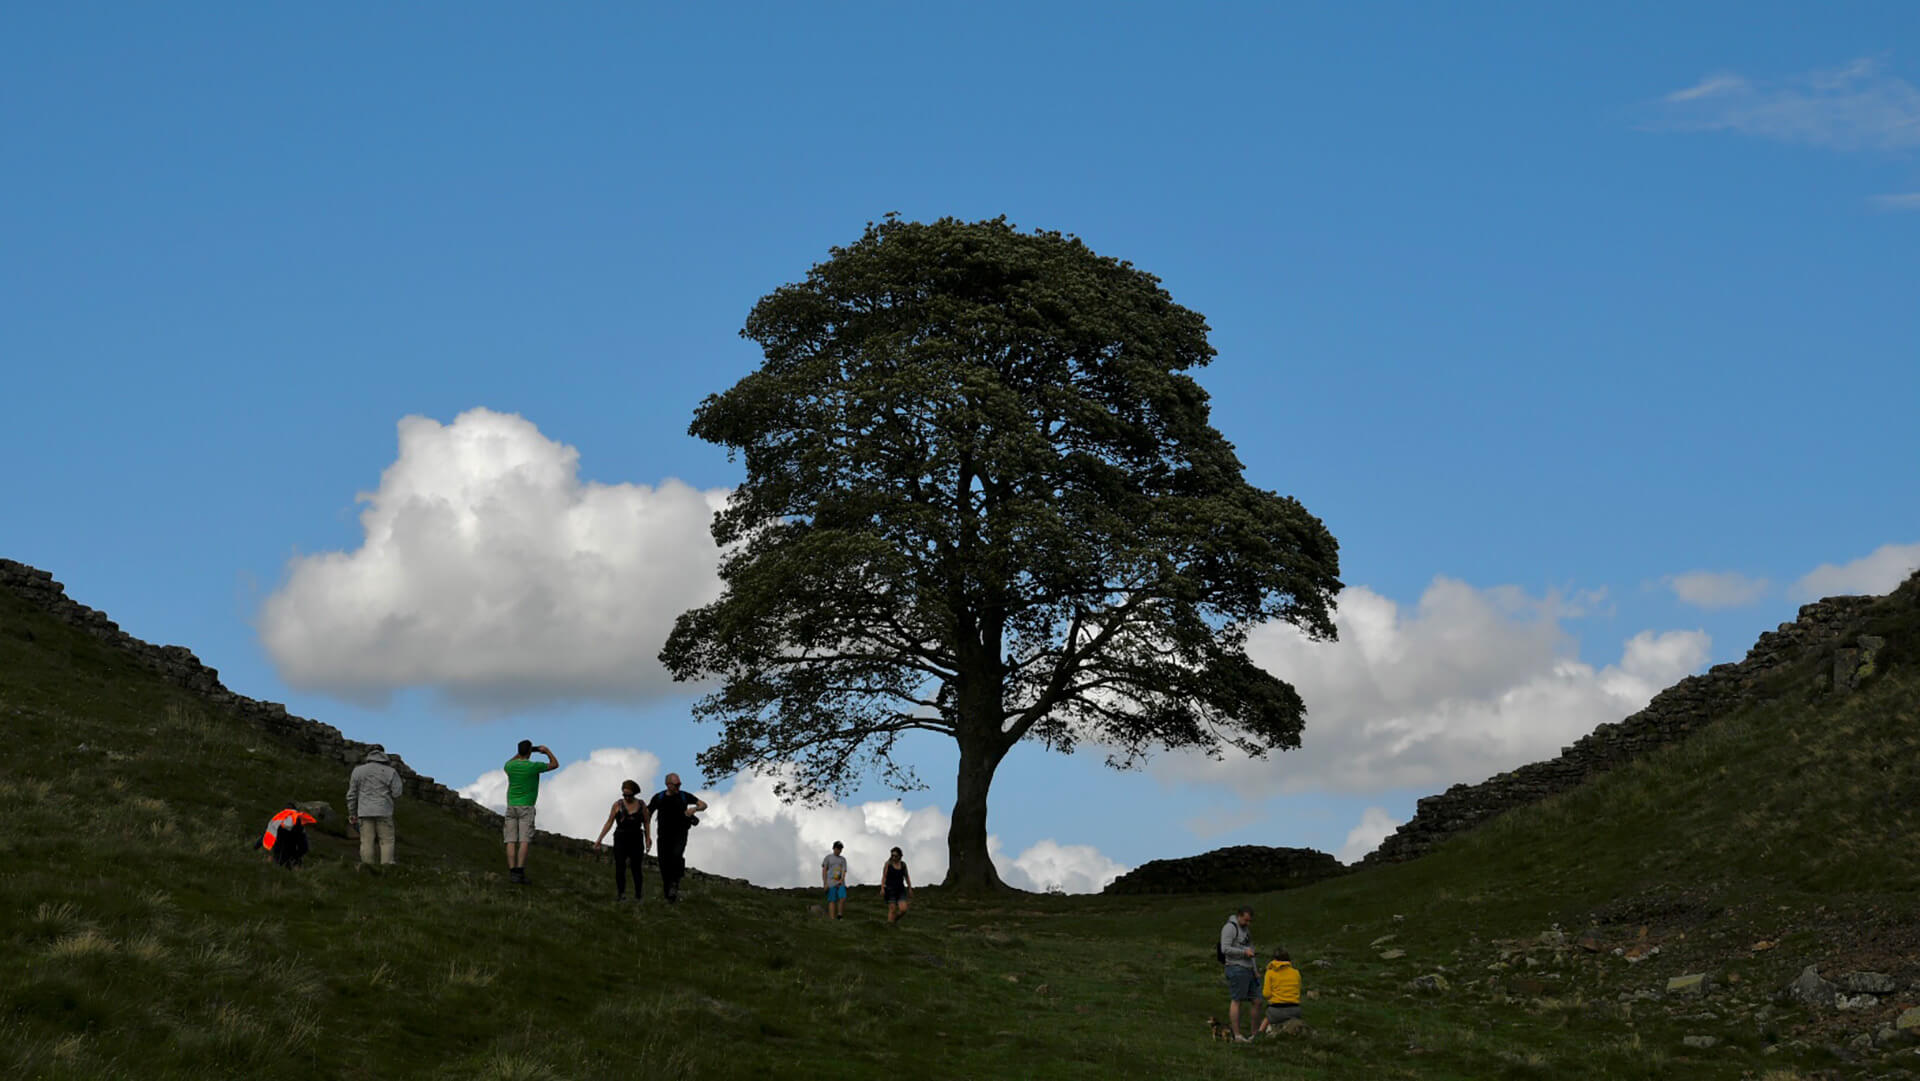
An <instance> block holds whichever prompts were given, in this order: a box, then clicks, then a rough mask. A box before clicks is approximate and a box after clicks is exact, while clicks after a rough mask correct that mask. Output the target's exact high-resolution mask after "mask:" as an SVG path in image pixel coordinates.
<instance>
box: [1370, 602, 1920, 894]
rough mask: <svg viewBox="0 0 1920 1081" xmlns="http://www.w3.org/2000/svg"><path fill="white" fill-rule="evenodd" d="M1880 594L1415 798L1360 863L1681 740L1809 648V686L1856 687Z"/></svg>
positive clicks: (1757, 692)
mask: <svg viewBox="0 0 1920 1081" xmlns="http://www.w3.org/2000/svg"><path fill="white" fill-rule="evenodd" d="M1880 601H1881V598H1877V597H1828V598H1827V599H1825V600H1822V601H1816V602H1814V603H1813V604H1809V605H1805V606H1804V607H1802V608H1801V609H1800V614H1799V618H1797V619H1796V620H1794V622H1792V623H1782V624H1780V626H1779V627H1778V628H1777V629H1775V630H1771V631H1767V632H1766V633H1764V634H1762V635H1761V636H1760V638H1759V640H1758V641H1756V642H1755V643H1754V646H1753V649H1751V650H1750V651H1748V653H1747V656H1746V658H1745V659H1743V660H1741V661H1739V662H1737V663H1732V664H1719V665H1715V666H1714V667H1712V668H1710V669H1708V670H1707V671H1706V672H1705V673H1703V674H1701V675H1697V676H1688V677H1687V678H1686V679H1683V680H1681V681H1680V682H1679V683H1676V684H1674V685H1673V686H1671V687H1669V688H1667V689H1666V690H1664V691H1661V692H1660V693H1659V694H1657V695H1655V696H1654V697H1653V701H1651V702H1649V703H1647V708H1645V709H1643V710H1641V711H1640V712H1638V713H1636V714H1634V715H1633V716H1631V717H1628V718H1627V719H1626V720H1623V721H1620V722H1618V723H1616V724H1603V725H1601V726H1600V727H1598V728H1596V729H1594V730H1593V732H1592V733H1591V734H1589V735H1586V736H1583V737H1581V738H1580V739H1579V740H1577V741H1576V742H1575V743H1574V744H1573V745H1572V746H1570V747H1567V748H1565V749H1564V750H1562V751H1561V753H1560V756H1559V757H1558V758H1554V759H1552V760H1550V761H1546V762H1535V763H1532V764H1531V765H1526V766H1521V767H1520V768H1519V769H1516V770H1513V771H1512V772H1509V773H1501V774H1498V775H1496V776H1493V777H1490V778H1488V779H1487V780H1485V781H1482V782H1480V783H1479V784H1474V785H1466V784H1457V785H1454V786H1453V787H1452V788H1449V789H1447V790H1446V791H1445V792H1442V793H1441V794H1439V795H1437V796H1428V797H1427V798H1425V799H1423V800H1421V801H1420V802H1419V803H1418V804H1417V805H1416V808H1417V809H1416V810H1415V812H1414V816H1413V819H1412V820H1411V821H1409V822H1407V823H1406V824H1405V825H1403V826H1401V827H1400V828H1399V829H1398V830H1397V831H1395V832H1394V834H1393V835H1392V836H1390V837H1388V838H1387V839H1386V840H1385V841H1384V842H1382V843H1381V845H1380V847H1379V848H1377V849H1375V850H1374V851H1373V852H1371V853H1370V854H1368V855H1367V857H1366V858H1365V859H1363V860H1361V861H1360V866H1369V865H1374V864H1381V863H1399V862H1402V861H1404V860H1410V859H1414V858H1415V857H1417V856H1421V855H1424V854H1425V853H1427V852H1429V851H1431V850H1432V849H1433V848H1434V846H1436V845H1438V844H1440V842H1442V841H1444V840H1446V839H1447V838H1449V837H1452V836H1453V835H1455V834H1458V833H1461V832H1464V831H1466V830H1470V829H1472V828H1474V827H1475V826H1478V825H1481V824H1482V823H1485V822H1486V821H1487V820H1489V819H1491V818H1493V817H1494V816H1495V815H1499V814H1501V813H1503V812H1506V811H1510V810H1512V809H1513V808H1515V807H1520V806H1524V805H1526V804H1529V803H1533V802H1536V801H1538V800H1542V799H1545V798H1546V797H1548V796H1551V795H1554V794H1556V793H1559V792H1564V791H1566V790H1568V789H1570V788H1573V787H1574V786H1576V785H1578V784H1580V783H1582V782H1584V781H1585V780H1587V779H1588V778H1589V777H1592V776H1593V775H1595V774H1597V773H1602V772H1605V771H1607V770H1610V769H1614V768H1615V767H1618V766H1621V765H1624V764H1625V763H1627V762H1630V761H1632V760H1633V759H1634V758H1636V757H1638V756H1640V755H1643V754H1646V753H1647V752H1648V751H1651V750H1654V749H1655V748H1658V747H1664V746H1666V745H1668V744H1670V743H1677V742H1679V741H1680V740H1683V739H1685V738H1687V736H1688V735H1689V734H1691V733H1692V732H1694V731H1695V730H1696V729H1698V728H1700V727H1701V726H1702V725H1705V724H1710V723H1712V722H1713V720H1714V719H1715V718H1716V717H1721V716H1724V715H1726V714H1728V713H1731V712H1733V711H1734V710H1737V709H1739V708H1741V707H1743V706H1745V705H1748V704H1750V703H1753V702H1757V701H1764V700H1768V699H1770V698H1773V697H1775V696H1777V695H1778V694H1779V693H1781V691H1782V688H1781V687H1780V686H1779V681H1777V680H1771V679H1769V677H1770V676H1772V675H1773V674H1774V673H1775V672H1777V671H1778V670H1779V669H1780V668H1782V667H1783V666H1786V665H1789V664H1792V663H1794V662H1796V661H1799V660H1802V659H1804V658H1806V657H1808V656H1809V655H1813V654H1820V655H1831V656H1832V659H1833V665H1832V668H1831V670H1830V672H1822V673H1821V675H1820V676H1819V677H1817V682H1816V686H1815V687H1814V688H1810V689H1811V690H1828V689H1836V690H1838V691H1841V692H1845V691H1848V690H1851V689H1853V688H1854V687H1856V686H1857V685H1858V683H1859V681H1860V679H1862V678H1864V676H1865V675H1867V674H1870V673H1871V671H1872V665H1873V659H1874V656H1875V654H1876V653H1877V652H1878V651H1879V650H1880V649H1881V648H1882V647H1884V645H1885V642H1884V640H1883V639H1881V638H1879V637H1877V636H1874V635H1865V634H1860V633H1859V626H1858V625H1859V623H1860V621H1861V618H1862V616H1863V615H1864V614H1865V613H1866V611H1867V609H1868V608H1869V607H1871V606H1873V605H1875V604H1876V603H1879V602H1880ZM1887 601H1889V602H1891V603H1895V604H1905V605H1913V604H1916V603H1920V574H1916V575H1915V576H1914V577H1912V578H1910V579H1908V580H1907V582H1906V583H1905V584H1904V585H1902V586H1901V587H1900V588H1899V589H1897V590H1895V591H1894V594H1893V595H1891V596H1890V597H1889V598H1887Z"/></svg>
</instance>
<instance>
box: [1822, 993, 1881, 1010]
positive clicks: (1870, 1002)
mask: <svg viewBox="0 0 1920 1081" xmlns="http://www.w3.org/2000/svg"><path fill="white" fill-rule="evenodd" d="M1878 1005H1880V1000H1879V999H1878V998H1876V997H1874V996H1873V995H1849V994H1844V993H1842V994H1837V995H1834V996H1833V1008H1834V1009H1836V1010H1871V1009H1873V1008H1874V1007H1875V1006H1878Z"/></svg>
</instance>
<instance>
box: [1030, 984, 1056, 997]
mask: <svg viewBox="0 0 1920 1081" xmlns="http://www.w3.org/2000/svg"><path fill="white" fill-rule="evenodd" d="M1033 993H1034V994H1036V995H1051V994H1053V985H1052V984H1050V983H1043V984H1039V985H1036V986H1035V987H1034V989H1033Z"/></svg>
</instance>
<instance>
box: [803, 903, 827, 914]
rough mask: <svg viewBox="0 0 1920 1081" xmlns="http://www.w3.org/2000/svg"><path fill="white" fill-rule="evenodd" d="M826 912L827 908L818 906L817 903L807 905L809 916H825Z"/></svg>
mask: <svg viewBox="0 0 1920 1081" xmlns="http://www.w3.org/2000/svg"><path fill="white" fill-rule="evenodd" d="M826 914H827V910H826V909H824V908H822V907H820V906H819V905H808V906H807V915H809V916H825V915H826Z"/></svg>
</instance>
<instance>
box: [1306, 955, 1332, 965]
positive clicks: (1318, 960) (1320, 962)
mask: <svg viewBox="0 0 1920 1081" xmlns="http://www.w3.org/2000/svg"><path fill="white" fill-rule="evenodd" d="M1307 963H1308V964H1310V965H1312V966H1313V967H1315V968H1332V967H1333V962H1332V961H1329V960H1327V959H1326V958H1324V957H1316V958H1314V959H1313V960H1311V961H1308V962H1307Z"/></svg>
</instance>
